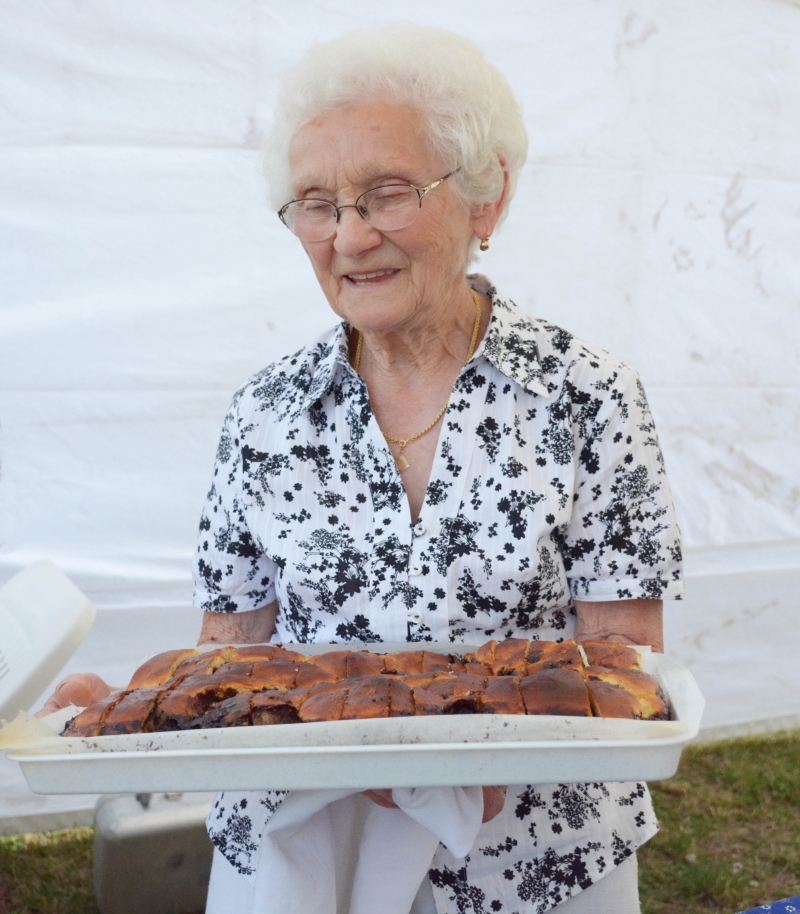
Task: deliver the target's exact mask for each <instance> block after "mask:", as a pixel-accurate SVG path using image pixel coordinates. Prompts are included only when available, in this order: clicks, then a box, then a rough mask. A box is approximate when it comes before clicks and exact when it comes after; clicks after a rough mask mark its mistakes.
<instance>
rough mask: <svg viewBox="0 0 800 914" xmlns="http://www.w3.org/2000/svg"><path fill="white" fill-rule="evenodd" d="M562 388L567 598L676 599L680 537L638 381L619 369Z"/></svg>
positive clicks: (678, 594)
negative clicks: (570, 479)
mask: <svg viewBox="0 0 800 914" xmlns="http://www.w3.org/2000/svg"><path fill="white" fill-rule="evenodd" d="M585 364H586V363H584V365H585ZM589 364H590V365H591V366H592V367H593V368H594V369H595V370H597V369H598V368H599V365H598V363H597V362H596V361H594V362H590V363H589ZM567 384H568V386H569V387H570V388H571V394H570V399H571V403H572V433H573V440H574V443H575V472H576V479H575V488H574V493H575V494H574V502H573V510H572V515H571V519H570V521H569V523H568V524H567V525H566V528H562V529H561V530H560V531H559V534H558V535H559V538H560V540H561V541H560V543H559V545H560V548H561V552H562V556H563V559H564V565H565V569H566V573H567V579H568V580H569V585H570V592H571V595H572V598H573V599H574V600H587V601H600V600H633V599H650V600H660V599H681V596H682V594H683V568H682V554H681V538H680V530H679V529H678V524H677V520H676V518H675V509H674V507H673V503H672V495H671V493H670V489H669V483H668V482H667V475H666V472H665V470H664V460H663V457H662V455H661V448H660V446H659V443H658V438H657V436H656V430H655V424H654V422H653V416H652V414H651V412H650V407H649V406H648V403H647V398H646V396H645V392H644V388H643V387H642V383H641V381H640V380H639V377H638V375H637V374H636V372H635V371H634V370H633V369H632V368H630V367H629V366H627V365H625V364H624V363H616V364H615V365H614V366H613V368H611V369H608V371H607V372H602V371H601V372H600V373H597V374H594V375H593V376H590V377H588V378H586V377H584V378H581V379H580V380H575V381H574V382H572V383H570V382H569V380H568V382H567Z"/></svg>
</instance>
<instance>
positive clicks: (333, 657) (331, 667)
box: [308, 651, 351, 682]
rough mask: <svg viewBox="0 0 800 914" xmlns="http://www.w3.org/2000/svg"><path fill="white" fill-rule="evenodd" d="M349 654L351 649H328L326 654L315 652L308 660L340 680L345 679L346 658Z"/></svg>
mask: <svg viewBox="0 0 800 914" xmlns="http://www.w3.org/2000/svg"><path fill="white" fill-rule="evenodd" d="M350 654H351V651H328V653H327V654H316V655H315V656H312V657H309V658H308V662H309V663H313V664H314V666H318V667H319V668H320V669H321V670H325V672H326V673H330V674H331V675H332V676H335V677H336V679H337V680H338V681H339V682H341V681H342V680H343V679H347V658H348V657H349V656H350Z"/></svg>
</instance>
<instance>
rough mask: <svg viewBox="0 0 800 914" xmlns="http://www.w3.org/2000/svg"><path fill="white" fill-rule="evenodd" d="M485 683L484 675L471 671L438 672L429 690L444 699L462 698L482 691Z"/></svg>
mask: <svg viewBox="0 0 800 914" xmlns="http://www.w3.org/2000/svg"><path fill="white" fill-rule="evenodd" d="M485 685H486V679H485V678H484V677H482V676H473V675H472V674H471V673H437V674H436V675H435V676H434V677H433V682H432V683H431V684H430V685H429V686H428V691H429V692H432V693H433V694H434V695H439V696H440V697H441V698H444V699H451V698H461V697H465V696H468V695H471V694H473V693H475V692H480V691H482V690H483V689H484V687H485Z"/></svg>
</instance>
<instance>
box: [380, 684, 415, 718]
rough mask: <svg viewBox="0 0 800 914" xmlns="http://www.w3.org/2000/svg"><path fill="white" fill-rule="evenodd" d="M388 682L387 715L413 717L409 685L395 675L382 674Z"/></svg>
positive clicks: (412, 698)
mask: <svg viewBox="0 0 800 914" xmlns="http://www.w3.org/2000/svg"><path fill="white" fill-rule="evenodd" d="M383 678H384V680H386V681H388V683H389V717H413V716H414V695H413V692H412V690H411V688H410V687H409V685H408V684H407V683H406V682H405V681H404V680H403V679H402V678H401V677H397V676H384V677H383Z"/></svg>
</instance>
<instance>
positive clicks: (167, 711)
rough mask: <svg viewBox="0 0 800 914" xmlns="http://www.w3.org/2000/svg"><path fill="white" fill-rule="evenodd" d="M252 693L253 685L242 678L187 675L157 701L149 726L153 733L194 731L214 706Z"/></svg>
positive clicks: (248, 679) (246, 678) (245, 678)
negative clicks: (240, 695) (153, 730)
mask: <svg viewBox="0 0 800 914" xmlns="http://www.w3.org/2000/svg"><path fill="white" fill-rule="evenodd" d="M252 690H253V682H252V680H251V679H250V678H249V677H246V676H225V677H223V678H220V679H217V678H216V677H215V676H190V677H188V678H187V679H184V680H183V681H182V682H181V683H180V685H179V686H178V687H176V688H173V689H170V690H169V691H168V692H166V693H165V694H164V695H162V696H161V698H160V699H159V700H158V704H157V706H156V709H155V712H154V715H153V726H154V728H155V729H156V730H190V729H195V728H196V727H198V726H199V721H200V719H201V718H202V717H203V715H204V714H205V713H206V712H207V711H209V710H210V709H211V708H212V707H213V706H214V705H218V704H220V702H223V701H225V699H226V698H231V697H232V696H234V695H237V694H239V693H240V692H250V691H252Z"/></svg>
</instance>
